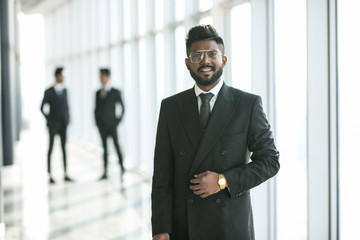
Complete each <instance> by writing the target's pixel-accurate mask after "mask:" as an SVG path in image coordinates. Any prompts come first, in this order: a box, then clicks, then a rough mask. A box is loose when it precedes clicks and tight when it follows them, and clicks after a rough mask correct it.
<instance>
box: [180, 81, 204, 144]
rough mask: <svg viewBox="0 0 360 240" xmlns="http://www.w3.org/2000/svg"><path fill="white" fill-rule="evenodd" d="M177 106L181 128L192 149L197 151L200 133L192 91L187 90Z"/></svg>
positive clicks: (197, 113) (194, 96)
mask: <svg viewBox="0 0 360 240" xmlns="http://www.w3.org/2000/svg"><path fill="white" fill-rule="evenodd" d="M178 104H179V107H180V113H181V117H182V121H183V126H184V128H185V130H186V133H187V135H188V136H189V139H190V141H191V144H192V145H193V147H194V149H197V147H198V145H199V142H200V139H201V135H202V131H201V126H200V120H199V109H198V103H197V99H196V95H195V91H194V89H193V88H192V89H189V90H188V91H187V92H186V94H185V96H184V98H182V99H180V100H179V102H178Z"/></svg>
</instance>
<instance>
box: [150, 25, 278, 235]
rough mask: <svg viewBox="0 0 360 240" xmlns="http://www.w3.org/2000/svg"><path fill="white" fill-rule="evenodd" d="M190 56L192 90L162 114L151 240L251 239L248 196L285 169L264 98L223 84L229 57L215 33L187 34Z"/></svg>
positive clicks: (165, 105)
mask: <svg viewBox="0 0 360 240" xmlns="http://www.w3.org/2000/svg"><path fill="white" fill-rule="evenodd" d="M186 51H187V56H188V57H187V58H186V59H185V64H186V67H187V69H188V70H189V72H190V75H191V76H192V78H193V79H194V80H195V82H196V83H195V86H194V87H193V88H191V89H189V90H186V91H184V92H181V93H178V94H176V95H174V96H171V97H168V98H166V99H164V100H163V101H162V103H161V108H160V116H159V122H158V129H157V136H156V146H155V157H154V175H153V183H152V194H151V198H152V231H153V237H154V238H153V239H154V240H168V239H172V240H174V239H175V240H219V239H221V240H234V239H238V240H240V239H241V240H253V239H255V237H254V229H253V219H252V209H251V202H250V191H249V190H250V189H252V188H253V187H255V186H257V185H259V184H261V183H263V182H264V181H266V180H267V179H269V178H271V177H273V176H274V175H275V174H276V173H277V172H278V170H279V167H280V165H279V161H278V158H279V152H278V151H277V149H276V147H275V144H274V138H273V135H272V132H271V130H270V125H269V123H268V121H267V119H266V116H265V113H264V111H263V109H262V103H261V98H260V97H259V96H256V95H253V94H250V93H246V92H243V91H240V90H238V89H235V88H232V87H230V86H228V85H226V83H225V82H223V80H222V78H221V76H222V72H223V68H224V67H225V65H226V63H227V58H226V56H224V43H223V40H222V38H221V37H220V36H219V35H218V33H217V32H216V30H215V28H214V27H212V26H210V25H206V26H205V25H200V26H196V27H193V28H192V29H190V31H189V33H188V36H187V40H186ZM250 153H251V155H250ZM249 156H251V157H250V158H251V161H250V162H249Z"/></svg>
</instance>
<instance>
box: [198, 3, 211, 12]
mask: <svg viewBox="0 0 360 240" xmlns="http://www.w3.org/2000/svg"><path fill="white" fill-rule="evenodd" d="M212 6H213V0H199V10H200V11H202V12H203V11H206V10H209V9H210V8H212Z"/></svg>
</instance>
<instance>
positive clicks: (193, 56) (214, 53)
mask: <svg viewBox="0 0 360 240" xmlns="http://www.w3.org/2000/svg"><path fill="white" fill-rule="evenodd" d="M205 53H206V55H207V56H208V58H210V59H216V58H218V57H219V56H221V55H222V54H221V52H220V51H219V50H217V49H211V50H198V51H196V52H191V53H190V55H189V58H190V61H191V62H192V63H199V62H201V61H202V60H203V59H204V55H205Z"/></svg>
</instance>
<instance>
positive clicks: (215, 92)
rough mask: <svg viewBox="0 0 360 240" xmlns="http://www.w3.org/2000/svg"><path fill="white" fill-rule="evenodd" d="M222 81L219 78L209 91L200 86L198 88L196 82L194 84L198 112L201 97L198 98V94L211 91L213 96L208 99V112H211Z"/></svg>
mask: <svg viewBox="0 0 360 240" xmlns="http://www.w3.org/2000/svg"><path fill="white" fill-rule="evenodd" d="M223 84H224V81H223V80H222V79H221V80H220V81H219V82H218V84H216V86H215V87H213V88H212V89H211V90H210V91H208V92H205V91H204V90H202V89H201V88H199V86H198V85H197V84H195V88H194V89H195V95H196V97H197V101H198V109H199V113H200V107H201V98H200V94H201V93H212V94H214V96H213V97H212V98H211V100H210V112H212V110H213V108H214V105H215V102H216V99H217V97H218V95H219V91H220V89H221V87H222V86H223Z"/></svg>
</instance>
